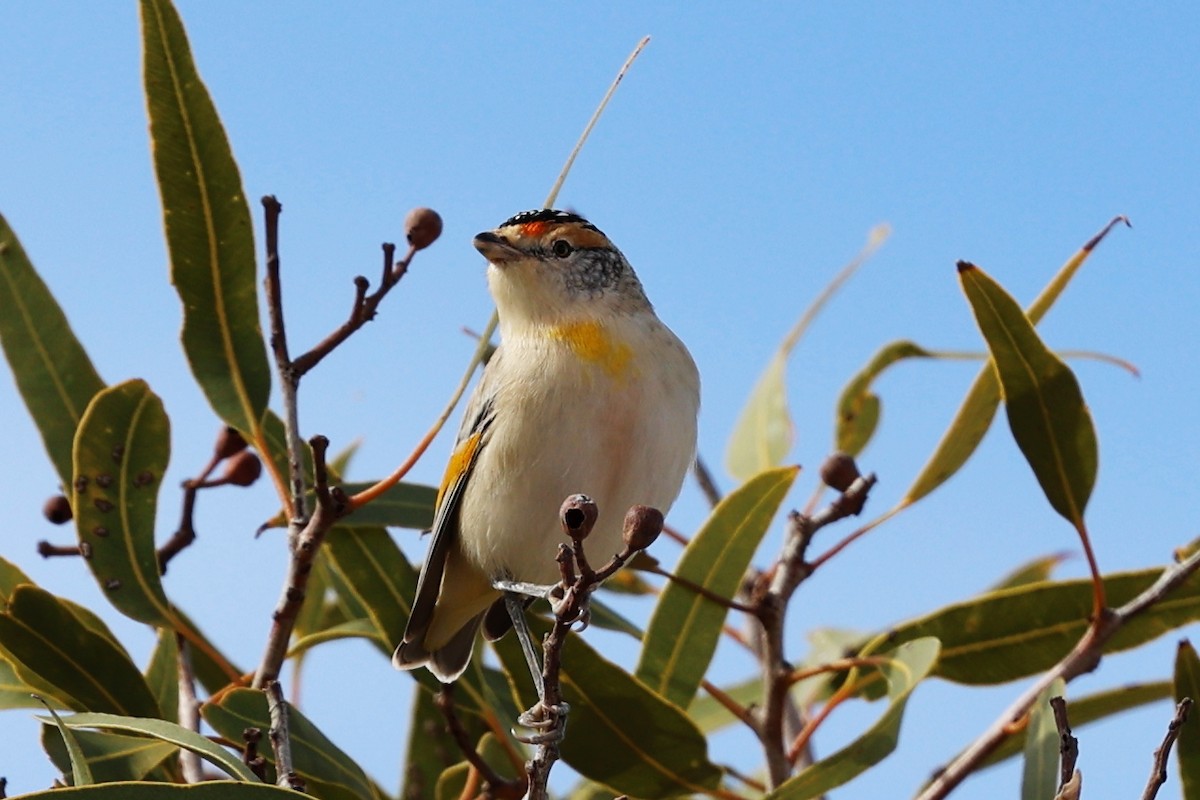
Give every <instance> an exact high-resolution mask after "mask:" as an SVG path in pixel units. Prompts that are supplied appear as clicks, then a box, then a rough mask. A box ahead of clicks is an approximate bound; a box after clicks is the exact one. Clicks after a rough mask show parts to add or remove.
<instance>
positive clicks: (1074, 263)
mask: <svg viewBox="0 0 1200 800" xmlns="http://www.w3.org/2000/svg"><path fill="white" fill-rule="evenodd" d="M1118 222H1125V224H1127V225H1128V224H1129V222H1128V220H1126V219H1125V218H1124V217H1116V218H1114V219H1113V220H1112V221H1110V222H1109V223H1108V225H1107V226H1105V227H1104V229H1103V230H1101V231H1100V233H1098V234H1096V235H1095V236H1093V237H1092V238H1091V239H1090V240H1089V241H1088V242H1087V244H1085V245H1084V246H1083V247H1082V248H1080V249H1079V250H1078V251H1077V252H1076V253H1075V255H1073V256H1071V258H1069V259H1068V260H1067V263H1066V264H1064V265H1063V266H1062V268H1061V269H1060V270H1059V271H1058V272H1057V273H1056V274H1055V276H1054V277H1053V278H1051V279H1050V283H1048V284H1046V288H1045V289H1043V290H1042V293H1041V294H1039V295H1038V296H1037V299H1036V300H1034V301H1033V303H1031V304H1030V305H1029V308H1028V309H1027V311H1026V313H1027V314H1028V316H1029V319H1030V321H1031V322H1033V324H1035V325H1036V324H1038V323H1039V322H1041V321H1042V317H1044V316H1045V315H1046V312H1047V311H1049V310H1050V307H1051V306H1053V305H1054V303H1055V301H1057V300H1058V298H1059V297H1061V296H1062V293H1063V291H1064V290H1065V289H1066V288H1067V284H1068V283H1070V282H1071V279H1072V278H1074V277H1075V274H1076V273H1077V272H1078V271H1079V268H1080V267H1082V266H1083V264H1084V262H1085V261H1087V259H1088V256H1090V255H1091V254H1092V250H1093V249H1095V247H1096V245H1098V244H1099V243H1100V241H1101V240H1102V239H1103V238H1104V236H1105V235H1106V234H1107V233H1108V232H1109V231H1110V230H1112V228H1113V226H1114V225H1116V224H1117V223H1118ZM999 406H1000V381H999V380H998V379H997V378H996V369H995V367H994V365H993V364H992V363H991V362H990V361H989V362H988V363H987V364H984V365H983V368H982V369H981V370H980V371H979V374H978V375H977V376H976V377H975V381H974V382H973V383H972V384H971V388H970V389H968V390H967V396H966V397H965V398H963V402H962V405H961V406H959V408H958V412H957V413H956V414H955V415H954V419H953V420H952V421H951V422H950V427H949V428H947V429H946V432H945V433H944V434H942V439H941V441H939V442H938V444H937V447H936V448H935V449H934V452H933V455H932V456H930V458H929V461H927V462H926V463H925V466H924V467H922V468H921V472H920V473H919V474H918V475H917V477H916V479H915V480H914V481H913V484H912V486H910V487H909V488H908V491H907V492H905V493H904V498H903V499H902V500H901V501H900V507H904V506H909V505H912V504H913V503H915V502H917V501H918V500H920V499H921V498H922V497H924V496H925V495H927V494H929V493H930V492H932V491H933V490H934V489H936V488H938V487H939V486H941V485H942V484H943V483H945V482H946V480H948V479H949V478H950V476H952V475H953V474H954V473H956V472H958V470H959V469H961V468H962V465H963V464H965V463H967V459H969V458H970V457H971V454H972V453H974V452H975V448H977V447H978V446H979V443H980V442H982V441H983V436H984V434H986V433H987V431H988V428H989V427H991V424H992V418H993V417H995V416H996V409H997V408H999Z"/></svg>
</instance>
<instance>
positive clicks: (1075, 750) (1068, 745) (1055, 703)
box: [1050, 697, 1079, 792]
mask: <svg viewBox="0 0 1200 800" xmlns="http://www.w3.org/2000/svg"><path fill="white" fill-rule="evenodd" d="M1050 708H1051V709H1052V710H1053V711H1054V726H1055V727H1056V728H1058V755H1059V758H1060V759H1061V761H1060V762H1059V770H1058V789H1059V791H1060V792H1061V791H1062V788H1063V787H1064V786H1066V785H1067V782H1068V781H1070V780H1071V777H1072V776H1073V775H1074V774H1075V763H1076V762H1077V761H1079V740H1078V739H1076V738H1075V736H1074V735H1073V734H1072V733H1071V722H1070V720H1069V719H1067V701H1066V700H1063V699H1062V698H1061V697H1051V698H1050Z"/></svg>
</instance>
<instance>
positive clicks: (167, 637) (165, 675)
mask: <svg viewBox="0 0 1200 800" xmlns="http://www.w3.org/2000/svg"><path fill="white" fill-rule="evenodd" d="M146 685H147V686H149V687H150V691H151V692H153V693H154V698H155V699H156V700H157V701H158V707H159V709H160V710H161V711H162V717H163V719H165V720H167V721H168V722H178V721H179V644H178V641H177V640H176V638H175V631H173V630H172V629H170V628H159V629H158V641H156V642H155V644H154V650H153V651H152V652H151V653H150V663H149V664H148V665H147V666H146Z"/></svg>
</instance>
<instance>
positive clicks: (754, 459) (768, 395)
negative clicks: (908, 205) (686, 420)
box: [725, 225, 889, 482]
mask: <svg viewBox="0 0 1200 800" xmlns="http://www.w3.org/2000/svg"><path fill="white" fill-rule="evenodd" d="M888 234H889V229H888V227H887V226H886V225H880V226H878V227H876V228H874V229H873V230H872V231H871V232H870V234H869V235H868V237H867V243H866V245H864V246H863V249H862V250H860V251H859V253H858V255H857V256H855V257H854V258H853V259H852V260H851V261H850V263H849V264H847V265H846V266H844V267H843V268H842V269H841V271H839V272H838V274H837V275H836V276H834V278H833V280H832V281H830V283H829V285H828V286H826V287H825V289H824V290H823V291H822V292H821V294H820V295H819V296H818V297H817V299H816V300H814V301H813V303H812V305H810V306H809V307H808V308H807V309H806V310H805V312H804V314H803V315H802V316H801V317H800V320H799V321H798V322H797V323H796V324H795V326H794V327H793V328H792V329H791V330H790V331H789V332H788V335H787V336H786V337H784V340H783V342H782V343H781V344H780V345H779V349H778V350H777V351H776V352H775V354H774V355H773V356H772V357H771V360H770V362H768V364H767V368H766V369H765V370H764V371H763V374H762V375H761V376H760V377H759V379H758V382H757V383H755V384H754V389H753V390H752V391H751V392H750V397H749V398H747V400H746V405H745V407H743V408H742V413H741V415H739V416H738V420H737V423H736V424H735V425H734V427H733V433H732V434H731V435H730V437H729V446H728V448H727V449H726V451H725V466H726V468H727V469H728V470H729V474H731V475H733V477H735V478H737V479H738V480H739V481H743V482H744V481H747V480H749V479H750V478H751V477H753V476H754V475H757V474H758V473H760V472H762V471H763V470H768V469H771V468H773V467H778V466H779V465H780V464H782V463H783V460H784V459H785V458H786V457H787V454H788V452H789V451H790V450H791V449H792V440H793V434H794V426H793V425H792V418H791V415H790V414H789V413H788V406H787V386H786V383H787V381H786V374H785V373H786V371H787V362H788V358H789V357H790V356H791V354H792V351H793V350H795V349H796V345H797V344H798V343H799V342H800V339H801V337H803V336H804V333H805V332H806V331H807V330H808V326H809V325H810V324H812V321H813V320H814V319H816V317H817V315H818V314H819V313H820V312H821V310H822V309H823V308H824V307H825V306H826V305H827V304H828V302H829V300H830V299H831V298H832V297H833V296H834V295H835V294H837V291H838V289H840V288H841V287H842V285H843V284H844V283H845V282H846V281H848V280H849V279H850V277H851V276H852V275H854V273H855V272H857V271H858V268H859V267H861V266H862V265H863V264H864V263H865V262H866V260H867V259H868V258H870V257H871V255H872V254H873V253H874V252H875V251H876V250H877V249H879V247H880V245H882V244H883V242H884V241H885V240H886V239H887V237H888Z"/></svg>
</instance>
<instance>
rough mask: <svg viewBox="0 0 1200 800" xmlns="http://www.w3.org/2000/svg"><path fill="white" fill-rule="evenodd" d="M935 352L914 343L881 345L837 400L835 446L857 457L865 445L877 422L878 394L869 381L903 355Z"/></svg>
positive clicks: (872, 381) (925, 354) (914, 356)
mask: <svg viewBox="0 0 1200 800" xmlns="http://www.w3.org/2000/svg"><path fill="white" fill-rule="evenodd" d="M933 355H934V354H933V353H931V352H930V351H928V350H926V349H925V348H923V347H921V346H920V345H918V344H916V343H915V342H909V341H899V342H891V343H890V344H887V345H884V347H883V348H881V349H880V350H879V352H877V353H876V354H875V355H874V356H872V357H871V360H870V361H868V362H867V365H866V366H865V367H863V368H862V369H861V370H860V371H859V372H858V374H857V375H855V376H854V377H853V378H851V379H850V382H849V383H848V384H846V388H844V389H843V390H842V394H841V397H839V398H838V402H837V426H836V429H835V433H834V449H835V450H840V451H841V452H843V453H848V454H850V455H852V456H857V455H858V454H859V453H861V452H862V450H863V448H864V447H866V446H867V442H869V441H870V440H871V437H872V436H873V435H874V434H875V428H876V426H877V425H878V424H879V414H880V400H879V395H877V394H875V392H873V391H871V384H872V383H874V382H875V379H876V378H878V377H879V375H880V374H881V373H882V372H883V371H884V370H885V369H887V368H888V367H890V366H892V365H893V364H895V363H896V362H898V361H902V360H904V359H906V358H930V357H932V356H933Z"/></svg>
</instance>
